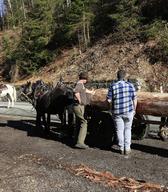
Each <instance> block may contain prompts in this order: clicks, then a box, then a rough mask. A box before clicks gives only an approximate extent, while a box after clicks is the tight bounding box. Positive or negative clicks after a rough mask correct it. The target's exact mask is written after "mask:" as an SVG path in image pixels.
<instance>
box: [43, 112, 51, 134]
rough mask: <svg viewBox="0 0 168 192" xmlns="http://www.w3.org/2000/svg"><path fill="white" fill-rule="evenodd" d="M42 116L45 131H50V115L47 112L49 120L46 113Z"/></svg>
mask: <svg viewBox="0 0 168 192" xmlns="http://www.w3.org/2000/svg"><path fill="white" fill-rule="evenodd" d="M42 118H43V124H44V131H45V133H49V124H48V121H50V115H48V114H47V121H46V116H45V113H44V114H43V115H42Z"/></svg>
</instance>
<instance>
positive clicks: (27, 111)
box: [0, 102, 36, 117]
mask: <svg viewBox="0 0 168 192" xmlns="http://www.w3.org/2000/svg"><path fill="white" fill-rule="evenodd" d="M0 114H3V115H12V116H24V117H35V116H36V111H35V109H34V108H33V107H32V105H31V104H29V103H26V102H16V103H15V106H14V107H13V108H9V109H8V108H7V102H0Z"/></svg>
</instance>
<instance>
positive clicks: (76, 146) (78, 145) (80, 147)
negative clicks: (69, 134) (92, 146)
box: [75, 143, 89, 149]
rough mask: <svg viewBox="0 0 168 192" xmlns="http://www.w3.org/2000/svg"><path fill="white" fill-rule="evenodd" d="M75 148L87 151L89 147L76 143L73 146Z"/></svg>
mask: <svg viewBox="0 0 168 192" xmlns="http://www.w3.org/2000/svg"><path fill="white" fill-rule="evenodd" d="M75 148H78V149H88V148H89V146H88V145H86V144H80V143H77V144H76V145H75Z"/></svg>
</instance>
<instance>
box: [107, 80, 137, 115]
mask: <svg viewBox="0 0 168 192" xmlns="http://www.w3.org/2000/svg"><path fill="white" fill-rule="evenodd" d="M107 99H110V100H111V101H112V113H113V114H116V115H119V114H126V113H129V112H132V111H133V110H134V106H133V100H134V99H136V92H135V88H134V86H133V85H132V84H131V83H129V82H126V81H118V82H116V83H111V85H110V87H109V89H108V94H107Z"/></svg>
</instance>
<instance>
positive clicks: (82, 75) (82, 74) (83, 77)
mask: <svg viewBox="0 0 168 192" xmlns="http://www.w3.org/2000/svg"><path fill="white" fill-rule="evenodd" d="M79 79H80V80H88V73H87V72H81V73H80V74H79Z"/></svg>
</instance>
